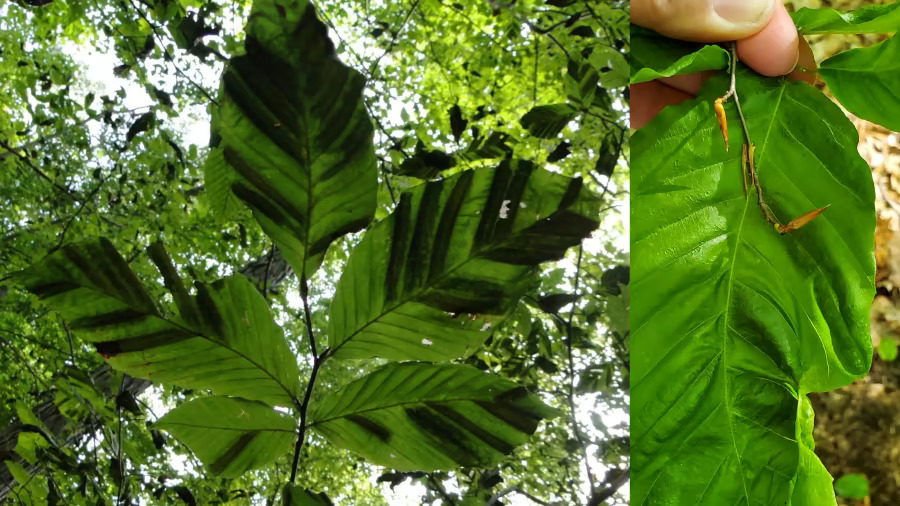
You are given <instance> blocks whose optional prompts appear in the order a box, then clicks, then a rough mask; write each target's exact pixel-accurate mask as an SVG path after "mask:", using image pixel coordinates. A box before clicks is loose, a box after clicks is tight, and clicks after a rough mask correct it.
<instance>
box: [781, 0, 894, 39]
mask: <svg viewBox="0 0 900 506" xmlns="http://www.w3.org/2000/svg"><path fill="white" fill-rule="evenodd" d="M791 17H792V18H793V19H794V24H795V25H796V26H797V30H799V31H800V33H802V34H803V35H814V34H817V33H886V32H893V31H896V30H897V26H898V24H900V5H898V4H897V2H893V3H886V4H882V5H867V6H864V7H860V8H858V9H856V10H854V11H851V12H841V11H839V10H837V9H811V8H808V7H804V8H802V9H798V10H797V12H794V13H792V14H791Z"/></svg>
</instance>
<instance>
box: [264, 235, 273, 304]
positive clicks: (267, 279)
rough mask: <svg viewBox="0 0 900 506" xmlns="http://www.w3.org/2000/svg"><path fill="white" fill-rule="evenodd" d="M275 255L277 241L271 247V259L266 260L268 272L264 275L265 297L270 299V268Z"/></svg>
mask: <svg viewBox="0 0 900 506" xmlns="http://www.w3.org/2000/svg"><path fill="white" fill-rule="evenodd" d="M274 256H275V243H274V242H273V243H272V247H271V248H269V259H268V260H266V272H265V274H264V275H263V298H264V299H266V300H269V291H268V288H269V268H271V267H272V257H274Z"/></svg>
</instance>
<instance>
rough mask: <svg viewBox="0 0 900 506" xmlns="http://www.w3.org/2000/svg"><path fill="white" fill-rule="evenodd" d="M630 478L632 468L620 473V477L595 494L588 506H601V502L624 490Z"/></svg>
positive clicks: (589, 500)
mask: <svg viewBox="0 0 900 506" xmlns="http://www.w3.org/2000/svg"><path fill="white" fill-rule="evenodd" d="M630 478H631V468H628V469H626V470H625V471H623V472H621V473H619V475H618V476H616V477H615V478H613V479H612V480H610V481H609V485H607V486H606V487H604V488H602V489H600V490H597V491H596V492H594V493H593V495H591V498H590V499H588V502H587V505H586V506H600V503H601V502H603V501H605V500H607V499H609V498H610V497H612V496H613V495H615V493H616V492H618V490H619V489H620V488H622V485H625V484H626V483H628V480H629V479H630Z"/></svg>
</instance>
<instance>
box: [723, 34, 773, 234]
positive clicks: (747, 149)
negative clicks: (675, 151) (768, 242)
mask: <svg viewBox="0 0 900 506" xmlns="http://www.w3.org/2000/svg"><path fill="white" fill-rule="evenodd" d="M730 73H731V85H730V86H729V88H728V92H726V93H725V95H723V96H722V97H720V98H719V99H718V100H719V101H720V103H724V102H725V101H726V100H728V99H729V98H730V97H732V96H733V97H734V105H735V107H736V108H737V113H738V119H739V120H740V123H741V129H743V131H744V141H745V142H744V147H743V148H742V149H743V152H742V159H743V160H745V161H746V163H742V165H745V166H746V169H747V170H749V173H750V183H751V184H752V185H753V188H754V189H756V202H757V204H758V205H759V208H760V209H762V212H763V215H764V216H765V218H766V221H768V222H769V223H771V224H772V225H774V226H775V227H776V228H778V227H780V226H781V223H780V222H779V221H778V218H777V217H776V216H775V214H774V213H773V212H772V210H771V209H770V208H769V205H768V204H766V200H765V197H764V196H763V191H762V186H760V184H759V176H758V175H757V172H756V160H755V159H756V156H755V153H754V152H755V150H756V146H755V145H754V144H753V141H752V140H751V139H750V130H749V129H748V128H747V120H746V119H745V118H744V111H743V109H741V100H740V98H739V97H738V93H737V86H736V78H735V76H736V75H737V42H734V41H733V42H732V43H731V68H730ZM726 146H727V144H726ZM745 174H746V173H742V174H741V177H742V178H744V177H746V176H745ZM745 191H746V183H745Z"/></svg>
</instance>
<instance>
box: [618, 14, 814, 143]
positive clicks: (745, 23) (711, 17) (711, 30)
mask: <svg viewBox="0 0 900 506" xmlns="http://www.w3.org/2000/svg"><path fill="white" fill-rule="evenodd" d="M631 22H632V23H634V24H636V25H639V26H643V27H645V28H649V29H651V30H654V31H656V32H659V33H661V34H663V35H665V36H667V37H672V38H676V39H684V40H690V41H695V42H725V41H730V40H737V41H738V42H737V51H738V59H739V60H740V61H742V62H743V63H745V64H746V65H748V66H749V67H750V68H752V69H753V70H755V71H756V72H759V73H760V74H763V75H766V76H780V75H787V74H790V75H791V77H792V78H796V79H801V80H805V81H807V82H814V81H815V75H814V74H810V73H808V72H804V71H801V70H794V69H795V68H797V67H798V65H799V67H800V68H804V69H814V68H815V66H816V64H815V58H814V57H813V54H812V51H811V50H810V48H809V45H808V44H807V43H806V41H805V40H803V38H802V37H800V36H799V34H798V33H797V29H796V28H795V27H794V22H793V21H792V20H791V17H790V15H789V14H788V12H787V9H785V8H784V4H783V3H782V1H781V0H632V2H631ZM709 75H710V73H708V72H705V73H700V74H691V75H682V76H675V77H669V78H665V79H658V80H656V81H650V82H646V83H640V84H635V85H632V86H631V127H632V128H640V127H642V126H643V125H644V124H646V123H647V122H648V121H650V120H651V119H653V117H654V116H656V115H657V114H658V113H659V112H660V111H661V110H662V109H663V108H664V107H666V106H669V105H673V104H677V103H680V102H683V101H685V100H688V99H690V98H693V96H694V95H695V94H696V93H697V91H699V90H700V87H701V86H703V82H704V81H706V79H707V78H708V77H709Z"/></svg>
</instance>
